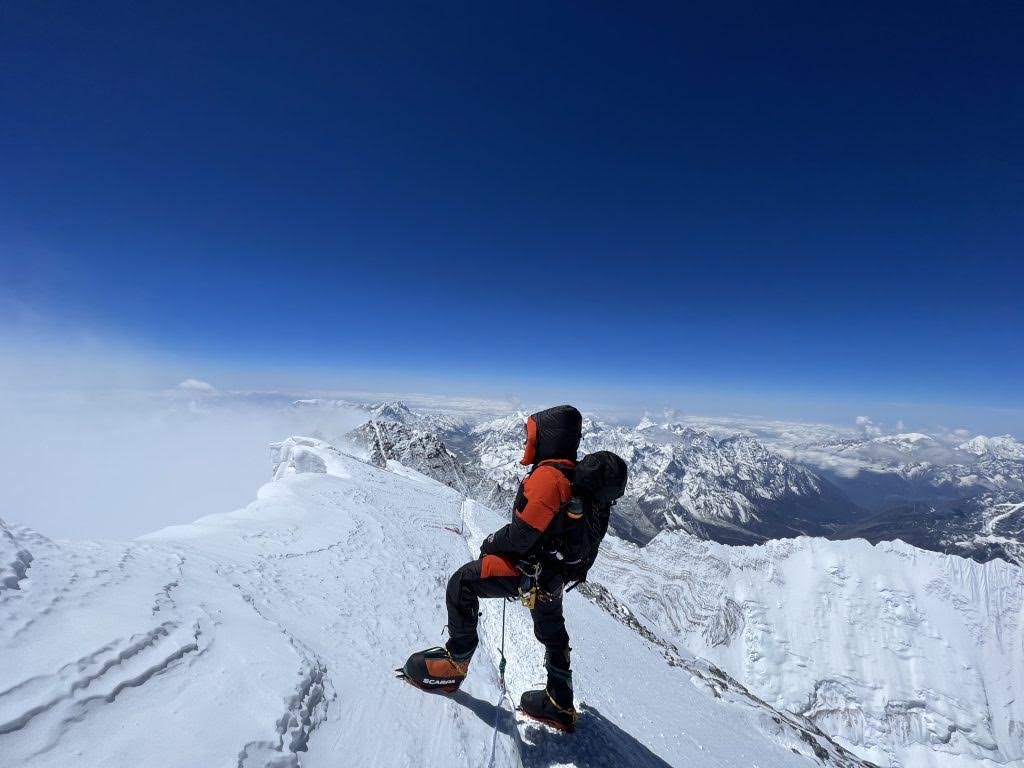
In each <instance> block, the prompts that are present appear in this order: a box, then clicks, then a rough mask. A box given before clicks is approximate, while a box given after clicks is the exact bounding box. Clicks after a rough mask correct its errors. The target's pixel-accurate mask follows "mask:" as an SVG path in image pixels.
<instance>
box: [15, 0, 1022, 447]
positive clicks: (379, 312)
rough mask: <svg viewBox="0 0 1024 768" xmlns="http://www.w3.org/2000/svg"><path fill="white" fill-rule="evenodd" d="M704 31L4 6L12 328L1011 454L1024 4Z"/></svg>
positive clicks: (638, 8)
mask: <svg viewBox="0 0 1024 768" xmlns="http://www.w3.org/2000/svg"><path fill="white" fill-rule="evenodd" d="M714 5H715V7H714V8H710V7H709V8H704V9H692V8H683V7H681V6H680V5H679V4H669V3H666V4H632V5H630V6H629V8H628V9H626V8H625V7H621V8H618V9H615V8H613V7H611V6H603V5H597V4H593V5H587V6H579V5H572V4H553V3H515V4H504V5H498V4H490V3H487V4H481V3H472V4H458V3H455V4H443V5H442V6H437V5H436V4H431V5H427V4H390V3H373V4H365V5H344V6H342V5H339V4H324V5H322V6H320V7H315V6H303V7H302V8H295V7H292V6H290V5H288V4H263V3H230V4H217V5H216V7H212V8H211V7H208V6H205V5H204V6H195V7H193V8H191V9H187V8H183V7H180V6H168V5H162V6H157V5H155V4H148V3H144V4H138V3H136V4H127V3H126V4H106V3H100V4H90V5H81V4H78V5H64V4H53V5H49V4H47V3H24V4H7V5H5V6H4V8H3V9H0V71H2V72H3V75H2V78H3V81H2V82H3V84H2V86H0V115H2V116H3V117H2V119H0V169H2V170H0V267H2V273H3V280H2V283H0V322H2V325H0V329H2V330H3V332H4V333H6V334H8V335H10V336H15V335H17V334H19V333H22V332H24V331H25V328H26V327H29V326H32V325H33V324H38V323H42V324H44V325H45V326H46V328H47V333H48V334H49V335H51V336H56V337H60V336H62V335H65V334H74V333H76V332H80V331H81V330H82V329H88V330H89V332H90V333H96V334H99V335H101V336H103V335H107V336H111V337H115V338H117V339H118V340H119V342H124V343H127V344H130V345H137V346H138V348H139V349H142V350H146V351H147V352H149V353H152V354H159V355H165V356H170V357H171V358H174V359H179V360H185V361H189V364H191V365H192V366H193V367H194V368H195V369H196V370H202V369H204V368H215V369H217V370H221V371H229V370H230V371H234V372H235V373H236V374H237V376H238V377H239V378H240V379H245V378H247V377H248V379H249V380H251V381H252V382H253V383H254V384H257V385H258V384H260V383H263V382H269V381H272V380H274V379H275V377H282V376H288V375H293V376H297V375H299V374H298V373H297V372H301V378H303V380H304V381H307V382H308V383H311V384H312V383H313V382H322V383H323V386H342V387H343V386H367V385H379V386H390V387H392V388H403V387H404V388H405V389H408V390H422V389H427V388H430V387H434V388H437V389H441V390H444V389H450V388H452V387H455V388H461V389H467V390H468V389H473V388H477V389H479V390H481V392H480V393H481V394H499V395H501V394H506V393H515V392H519V391H521V390H529V389H530V388H533V389H534V390H535V391H540V390H542V389H543V390H544V391H545V392H552V393H558V392H562V393H565V394H566V396H565V397H559V398H557V399H560V400H561V399H572V395H573V393H574V392H576V391H586V392H593V393H601V397H604V398H605V399H609V400H615V399H620V400H629V401H630V402H634V401H642V400H645V398H647V399H650V400H656V401H657V402H656V403H652V405H657V404H660V403H662V402H672V404H674V405H677V406H681V407H687V405H689V404H690V403H692V402H695V401H699V400H700V398H705V399H707V398H716V397H717V398H720V399H721V403H722V407H730V403H731V404H732V406H731V407H735V408H744V407H746V406H745V405H744V404H746V405H749V407H750V408H757V409H758V410H759V411H761V412H764V411H766V409H767V410H768V411H770V410H771V409H772V405H771V404H772V403H775V404H777V405H778V410H780V411H782V410H786V412H787V413H790V412H791V411H795V410H798V409H799V407H800V406H801V404H804V406H805V407H806V409H807V410H808V411H814V412H817V411H821V412H823V413H824V412H828V410H829V408H832V409H833V410H832V413H833V414H834V418H836V419H846V418H847V416H848V413H852V412H855V411H856V412H859V411H862V410H864V409H865V408H874V409H875V410H876V411H879V410H885V409H886V408H889V409H890V410H891V411H892V413H894V414H896V413H902V412H903V411H901V410H900V408H901V407H904V406H905V407H904V408H903V410H904V411H905V410H907V409H910V410H914V409H916V410H919V411H922V413H923V414H927V413H928V412H929V408H931V409H932V419H933V421H934V420H938V419H939V418H940V416H939V415H938V414H940V413H943V414H954V415H953V418H956V416H955V414H957V413H958V410H957V409H960V411H961V412H962V413H963V414H969V413H979V412H981V411H984V412H986V413H989V414H996V415H995V416H991V418H989V419H988V421H987V423H991V424H993V425H996V426H997V425H998V424H999V423H1000V419H1003V418H1004V416H1001V415H1000V414H1004V415H1005V423H1006V424H1007V430H1011V429H1013V430H1024V416H1022V415H1021V411H1020V408H1021V403H1022V402H1024V399H1022V397H1021V396H1022V394H1024V387H1022V385H1021V382H1022V380H1024V355H1022V354H1021V352H1022V346H1024V345H1022V344H1021V341H1020V339H1021V338H1022V335H1024V334H1022V331H1024V301H1022V298H1021V294H1022V289H1021V286H1022V284H1024V266H1022V256H1024V171H1022V169H1024V141H1022V140H1021V137H1022V136H1024V89H1022V88H1021V87H1020V84H1021V82H1022V80H1024V53H1022V47H1021V45H1020V40H1021V39H1024V6H1022V5H1020V4H1019V3H1009V2H1007V3H989V4H966V3H939V4H936V3H921V4H916V3H906V4H898V7H894V6H893V5H892V4H881V3H879V4H859V5H858V6H857V7H849V8H841V7H839V6H837V5H836V4H825V5H821V4H812V3H796V4H768V5H765V4H761V3H735V4H714ZM552 396H554V394H552ZM787 403H788V404H789V405H785V404H787ZM758 404H759V405H758ZM815 404H818V405H815ZM830 404H831V405H830ZM809 415H810V414H809ZM894 418H900V417H894ZM921 418H922V419H925V420H926V419H927V416H926V415H922V417H921ZM942 418H945V416H943V417H942ZM947 421H948V419H947Z"/></svg>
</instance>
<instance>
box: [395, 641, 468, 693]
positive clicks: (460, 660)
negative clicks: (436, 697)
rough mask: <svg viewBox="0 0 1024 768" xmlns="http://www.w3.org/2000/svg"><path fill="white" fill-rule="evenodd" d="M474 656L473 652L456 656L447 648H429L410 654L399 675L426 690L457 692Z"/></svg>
mask: <svg viewBox="0 0 1024 768" xmlns="http://www.w3.org/2000/svg"><path fill="white" fill-rule="evenodd" d="M472 658H473V654H472V652H470V653H469V654H468V655H465V656H454V655H452V654H451V653H450V652H449V651H448V649H447V648H428V649H427V650H425V651H417V652H416V653H414V654H413V655H412V656H410V657H409V660H408V661H406V662H405V665H404V666H403V667H402V669H401V674H400V675H399V676H400V677H401V678H402V679H404V680H405V682H407V683H409V684H410V685H414V686H416V687H417V688H419V689H421V690H424V691H432V692H438V693H455V691H457V690H459V686H460V685H462V681H463V680H465V679H466V673H467V672H468V671H469V662H470V660H471V659H472Z"/></svg>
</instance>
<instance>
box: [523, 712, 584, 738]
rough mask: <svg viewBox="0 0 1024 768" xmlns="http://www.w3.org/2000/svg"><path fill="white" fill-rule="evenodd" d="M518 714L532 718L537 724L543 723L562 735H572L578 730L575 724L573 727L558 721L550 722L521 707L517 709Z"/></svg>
mask: <svg viewBox="0 0 1024 768" xmlns="http://www.w3.org/2000/svg"><path fill="white" fill-rule="evenodd" d="M516 712H518V713H519V714H521V715H522V716H523V717H528V718H530V719H531V720H533V721H534V722H536V723H543V724H544V725H547V726H550V727H552V728H554V729H555V730H557V731H561V732H562V733H572V732H573V731H575V730H576V724H575V723H573V724H572V725H566V724H565V723H560V722H558V721H557V720H548V719H547V718H546V717H537V716H536V715H531V714H530V713H529V712H527V711H526V710H523V709H520V708H519V707H516Z"/></svg>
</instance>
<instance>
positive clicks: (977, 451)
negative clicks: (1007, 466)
mask: <svg viewBox="0 0 1024 768" xmlns="http://www.w3.org/2000/svg"><path fill="white" fill-rule="evenodd" d="M959 448H960V450H962V451H967V452H968V453H972V454H974V455H975V456H979V457H984V456H993V457H995V458H998V459H1009V460H1012V461H1024V443H1021V442H1018V441H1017V440H1015V439H1014V438H1013V437H1011V436H1010V435H1001V436H1000V437H985V435H978V436H977V437H974V438H972V439H970V440H968V441H967V442H966V443H961V445H960V446H959Z"/></svg>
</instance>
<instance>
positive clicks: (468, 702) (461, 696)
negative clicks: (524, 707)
mask: <svg viewBox="0 0 1024 768" xmlns="http://www.w3.org/2000/svg"><path fill="white" fill-rule="evenodd" d="M451 699H452V701H454V702H456V703H457V704H460V705H461V706H463V707H465V708H466V709H468V710H469V711H470V712H472V713H473V714H474V715H476V716H477V717H479V718H480V719H481V720H483V721H484V722H485V723H487V725H489V726H491V727H494V726H495V724H497V728H498V730H499V731H500V732H501V733H503V734H505V735H506V736H511V737H512V738H514V739H515V740H516V745H517V747H518V748H519V756H520V758H521V759H522V762H523V766H524V768H547V767H548V766H551V765H564V764H566V763H574V764H576V765H578V766H608V768H612V766H615V767H616V768H618V767H619V766H624V765H628V766H631V768H672V766H671V765H669V764H668V763H666V762H665V761H664V760H662V759H661V758H660V757H658V756H657V755H656V754H654V753H653V752H651V750H650V749H648V748H647V747H646V746H645V745H644V744H642V743H640V742H639V741H637V740H636V739H635V738H633V737H632V736H631V735H629V734H628V733H626V732H625V731H624V730H622V729H621V728H619V726H617V725H616V724H615V723H613V722H611V721H610V720H608V719H607V718H606V717H605V716H604V715H602V714H601V713H600V712H598V711H597V710H596V709H595V708H594V707H590V706H587V705H586V704H584V705H581V707H580V719H579V722H578V723H577V724H576V732H575V733H574V734H566V733H558V732H556V731H554V730H553V729H550V728H546V727H544V726H541V725H530V724H525V725H524V726H523V729H522V733H520V731H519V729H517V728H516V718H515V715H514V714H513V713H512V712H510V711H509V710H508V708H506V707H501V708H499V707H496V706H495V705H494V704H491V703H490V702H487V701H483V700H481V699H478V698H475V697H474V696H471V695H470V694H469V693H467V692H466V691H458V692H457V693H455V694H454V695H453V696H452V697H451Z"/></svg>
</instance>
